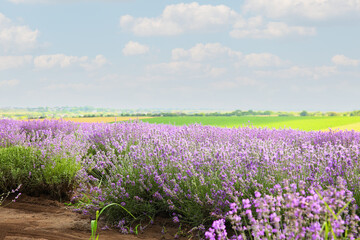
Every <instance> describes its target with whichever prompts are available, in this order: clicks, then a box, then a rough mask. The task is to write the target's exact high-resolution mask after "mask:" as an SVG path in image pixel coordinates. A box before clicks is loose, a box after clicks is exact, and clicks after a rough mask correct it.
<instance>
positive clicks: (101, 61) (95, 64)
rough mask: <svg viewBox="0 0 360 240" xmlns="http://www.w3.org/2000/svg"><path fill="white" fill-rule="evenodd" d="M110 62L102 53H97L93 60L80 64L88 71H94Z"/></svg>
mask: <svg viewBox="0 0 360 240" xmlns="http://www.w3.org/2000/svg"><path fill="white" fill-rule="evenodd" d="M106 64H109V61H108V60H107V59H106V58H105V57H104V56H103V55H101V54H99V55H97V56H96V57H95V58H94V59H93V60H92V61H91V62H85V63H82V64H80V65H81V66H82V67H83V68H84V69H85V70H86V71H93V70H96V69H99V68H101V67H103V66H104V65H106Z"/></svg>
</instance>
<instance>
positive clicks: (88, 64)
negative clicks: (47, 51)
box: [34, 54, 108, 71]
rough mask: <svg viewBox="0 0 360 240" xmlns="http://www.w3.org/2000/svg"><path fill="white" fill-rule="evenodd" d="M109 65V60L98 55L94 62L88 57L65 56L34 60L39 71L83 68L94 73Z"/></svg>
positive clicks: (47, 56) (54, 55) (46, 56)
mask: <svg viewBox="0 0 360 240" xmlns="http://www.w3.org/2000/svg"><path fill="white" fill-rule="evenodd" d="M107 63H108V60H107V59H106V58H105V57H104V56H103V55H97V56H96V57H95V58H94V59H92V60H90V59H89V57H88V56H82V57H78V56H67V55H65V54H53V55H40V56H37V57H35V58H34V66H35V67H36V68H38V69H50V68H54V67H60V68H67V67H72V66H81V67H83V68H84V69H85V70H87V71H92V70H96V69H99V68H101V67H102V66H104V65H105V64H107Z"/></svg>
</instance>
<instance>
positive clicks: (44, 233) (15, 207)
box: [0, 195, 188, 240]
mask: <svg viewBox="0 0 360 240" xmlns="http://www.w3.org/2000/svg"><path fill="white" fill-rule="evenodd" d="M90 221H91V220H90V218H89V217H86V216H83V215H81V214H79V213H75V212H74V211H72V210H71V209H69V208H68V207H66V206H65V205H64V204H62V203H59V202H57V201H53V200H50V199H47V198H46V197H30V196H23V195H22V196H21V197H20V198H19V199H18V201H17V202H15V203H10V204H8V205H6V202H5V203H4V204H3V207H0V240H30V239H31V240H35V239H36V240H68V239H69V240H71V239H74V240H83V239H84V240H85V239H86V240H88V239H89V238H90V235H91V232H90ZM166 225H167V223H166V222H165V221H163V222H162V221H161V220H157V221H156V223H155V224H153V225H150V226H149V227H148V228H147V229H146V230H145V231H144V233H140V234H139V235H124V234H121V233H119V232H118V231H116V230H103V231H102V230H100V231H99V233H100V238H99V240H115V239H116V240H139V239H144V240H157V239H161V240H167V239H174V236H175V234H176V232H177V231H178V228H176V227H175V226H166ZM163 226H166V230H167V233H165V234H162V233H161V230H162V229H163ZM180 239H188V238H185V237H182V238H180Z"/></svg>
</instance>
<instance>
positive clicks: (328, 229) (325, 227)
mask: <svg viewBox="0 0 360 240" xmlns="http://www.w3.org/2000/svg"><path fill="white" fill-rule="evenodd" d="M316 193H317V195H318V196H319V198H320V199H321V200H322V201H323V202H324V204H325V206H326V208H327V209H328V210H329V212H330V213H331V215H332V216H333V217H334V219H335V220H338V217H339V216H340V214H341V213H342V212H343V211H344V210H345V208H347V207H348V206H349V204H350V203H351V201H349V202H348V203H346V204H345V206H344V207H342V208H341V209H340V211H339V212H338V213H336V214H335V212H334V211H333V210H332V209H331V208H330V206H329V204H328V203H327V202H326V201H325V200H324V198H323V197H322V196H321V194H320V193H319V192H318V191H316ZM323 231H324V234H325V240H327V239H329V233H331V235H332V237H333V239H337V237H336V234H335V232H334V229H333V227H332V225H331V222H330V218H329V217H328V216H327V217H326V221H325V222H324V223H323V225H322V228H321V232H320V233H322V232H323ZM344 237H345V239H346V238H347V230H346V231H345V236H344Z"/></svg>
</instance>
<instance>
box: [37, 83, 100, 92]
mask: <svg viewBox="0 0 360 240" xmlns="http://www.w3.org/2000/svg"><path fill="white" fill-rule="evenodd" d="M97 87H98V86H95V85H93V84H84V83H60V84H51V85H48V86H46V87H44V88H43V89H44V90H78V91H83V90H89V89H96V88H97Z"/></svg>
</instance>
